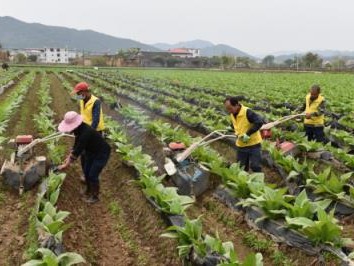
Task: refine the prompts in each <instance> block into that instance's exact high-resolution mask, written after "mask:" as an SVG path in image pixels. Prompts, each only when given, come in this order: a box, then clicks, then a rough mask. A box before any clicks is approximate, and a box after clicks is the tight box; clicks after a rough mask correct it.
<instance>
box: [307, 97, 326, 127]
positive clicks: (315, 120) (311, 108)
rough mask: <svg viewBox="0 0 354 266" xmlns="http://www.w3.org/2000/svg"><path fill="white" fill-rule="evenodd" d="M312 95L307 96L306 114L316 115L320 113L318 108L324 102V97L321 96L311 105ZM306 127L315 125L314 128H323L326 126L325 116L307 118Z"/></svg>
mask: <svg viewBox="0 0 354 266" xmlns="http://www.w3.org/2000/svg"><path fill="white" fill-rule="evenodd" d="M310 97H311V94H307V95H306V109H305V112H306V113H315V112H318V107H319V106H320V105H321V103H322V102H323V101H324V97H323V96H322V95H321V94H320V95H318V97H317V99H316V100H314V101H312V102H311V103H310ZM304 123H305V125H314V126H316V125H317V126H323V125H324V115H323V114H321V115H320V116H313V117H311V118H310V119H307V118H305V121H304Z"/></svg>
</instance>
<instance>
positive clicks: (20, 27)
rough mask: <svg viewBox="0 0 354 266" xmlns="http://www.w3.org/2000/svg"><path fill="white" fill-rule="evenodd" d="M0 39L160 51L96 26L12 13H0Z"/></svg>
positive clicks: (21, 44)
mask: <svg viewBox="0 0 354 266" xmlns="http://www.w3.org/2000/svg"><path fill="white" fill-rule="evenodd" d="M0 43H1V44H2V46H3V47H4V48H42V47H68V48H69V49H78V50H86V51H92V52H108V53H115V52H116V51H117V50H119V49H127V48H131V47H138V48H141V49H143V50H146V51H158V50H159V49H157V48H156V47H153V46H150V45H147V44H143V43H141V42H137V41H134V40H130V39H124V38H118V37H114V36H110V35H107V34H103V33H99V32H96V31H93V30H76V29H71V28H66V27H56V26H47V25H43V24H39V23H26V22H23V21H20V20H18V19H15V18H12V17H7V16H6V17H0Z"/></svg>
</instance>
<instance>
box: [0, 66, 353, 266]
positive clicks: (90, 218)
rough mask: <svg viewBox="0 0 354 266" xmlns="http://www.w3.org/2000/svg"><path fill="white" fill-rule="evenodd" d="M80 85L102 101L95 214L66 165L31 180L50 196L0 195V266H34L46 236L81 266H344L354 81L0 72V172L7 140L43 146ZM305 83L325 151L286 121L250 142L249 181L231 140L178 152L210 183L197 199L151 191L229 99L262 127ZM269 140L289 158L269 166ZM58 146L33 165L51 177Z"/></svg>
mask: <svg viewBox="0 0 354 266" xmlns="http://www.w3.org/2000/svg"><path fill="white" fill-rule="evenodd" d="M80 81H86V82H88V83H89V84H90V89H91V90H92V92H93V94H94V95H96V96H98V97H99V98H100V99H101V100H102V102H103V111H104V114H105V122H106V124H107V139H108V140H109V141H110V144H111V146H112V147H113V149H112V154H111V158H110V160H109V163H108V165H107V167H106V168H105V170H104V171H103V174H102V175H101V177H100V178H101V186H102V188H101V193H100V202H99V203H97V204H94V205H92V206H91V205H90V206H88V205H87V203H84V202H83V201H81V199H80V190H81V187H82V184H81V183H80V180H79V177H80V175H81V169H80V166H79V164H78V163H76V165H75V167H72V168H71V169H69V170H67V171H65V172H64V173H61V174H58V173H51V172H50V173H49V174H48V177H46V178H45V179H44V181H45V182H47V184H51V183H55V182H58V183H56V186H55V187H51V186H47V190H46V191H45V193H44V194H43V193H42V194H41V193H40V192H41V186H36V187H35V188H33V189H32V190H30V191H27V192H25V193H24V194H23V195H21V196H19V195H18V191H16V190H12V189H10V188H9V187H7V186H5V185H4V184H2V182H1V183H0V224H1V226H0V236H1V242H0V265H11V266H12V265H21V264H23V263H25V262H26V261H30V260H31V259H34V258H36V252H35V251H36V250H37V249H38V248H40V247H43V238H44V239H45V238H48V237H53V239H54V242H55V245H54V246H55V247H57V246H58V245H59V244H60V245H63V246H64V250H65V252H75V253H76V254H73V253H70V254H68V253H64V254H67V256H72V258H71V259H73V261H77V262H80V261H83V260H85V262H82V263H81V265H188V263H190V264H191V265H203V264H202V263H203V262H204V263H206V262H210V263H214V264H210V265H217V264H218V265H299V266H300V265H324V264H323V263H325V265H353V263H354V262H353V259H354V253H353V250H354V244H353V242H352V241H351V239H353V238H354V180H353V170H354V136H353V132H354V109H353V104H354V75H352V74H328V73H326V74H325V73H269V72H267V73H247V72H242V73H232V72H220V71H194V70H150V69H146V70H137V69H128V68H125V69H102V70H101V69H99V70H94V69H79V68H72V69H70V71H67V69H65V68H23V69H22V68H12V69H11V70H10V71H8V72H5V71H2V72H0V88H1V89H0V93H1V95H0V123H1V124H0V146H2V147H3V148H2V149H1V150H0V151H1V154H0V162H1V164H2V163H3V162H4V160H5V159H7V158H9V156H10V153H9V151H8V148H7V145H6V143H7V141H8V140H9V139H11V138H14V137H16V136H17V135H23V134H31V135H33V136H34V137H36V138H37V137H44V136H47V135H50V134H51V133H53V132H55V131H56V127H57V124H58V123H59V122H60V121H61V119H62V117H63V116H64V114H65V113H66V112H67V111H70V110H75V111H79V104H78V101H77V100H75V99H73V98H71V96H70V92H71V90H72V88H73V87H74V86H75V84H76V83H78V82H80ZM315 83H316V84H319V85H320V86H321V87H322V90H323V95H324V96H325V97H326V100H327V109H328V111H329V112H330V114H329V115H328V116H327V117H326V130H325V133H326V137H327V138H328V139H329V141H330V142H329V143H328V144H326V145H324V144H320V143H315V142H309V141H307V140H306V138H305V137H304V129H303V124H302V122H301V121H296V120H293V121H290V122H286V123H284V124H281V125H280V126H278V127H276V128H274V129H272V138H271V139H269V140H265V141H263V144H262V159H263V162H262V170H263V173H262V174H257V173H247V172H244V171H243V170H242V169H241V168H240V167H239V165H238V164H236V163H235V161H236V154H235V150H234V143H233V141H218V142H215V143H213V144H211V145H210V146H206V147H202V148H198V149H196V150H195V151H194V152H193V153H192V157H193V159H194V160H195V161H196V162H198V163H200V164H202V165H204V167H206V168H207V169H208V172H209V173H210V179H211V182H210V183H211V184H210V187H209V189H208V190H207V191H206V192H204V193H203V194H202V195H201V196H199V197H197V198H194V197H188V196H182V195H179V194H178V193H177V190H176V188H175V187H174V186H175V185H174V184H173V183H172V181H171V180H170V179H169V178H168V177H164V178H163V175H164V174H165V172H164V169H163V165H164V162H165V155H164V153H163V148H164V147H166V146H167V145H168V143H169V142H173V141H181V142H184V143H185V144H186V145H187V146H189V145H191V144H192V143H194V142H196V141H197V140H199V139H200V138H201V137H203V136H205V135H207V134H209V133H210V132H213V131H214V130H224V129H228V128H229V127H230V121H229V116H228V115H227V114H226V112H225V111H224V106H223V101H224V99H225V97H226V96H229V95H231V96H241V97H242V98H241V99H242V102H243V103H244V104H245V105H247V106H249V107H251V108H252V109H254V110H255V111H256V112H258V113H259V114H260V115H262V116H263V117H264V118H265V120H267V122H270V121H274V120H276V119H279V118H281V117H283V116H286V115H289V114H295V113H296V109H297V108H298V107H300V106H301V105H302V104H303V103H304V101H305V95H306V93H307V92H308V90H309V87H310V86H311V85H312V84H315ZM277 139H278V140H281V141H283V140H287V141H292V142H293V143H295V144H296V146H297V150H298V152H297V153H296V154H290V155H285V154H282V153H281V152H280V151H279V150H278V149H277V148H276V147H275V145H274V142H276V140H277ZM71 145H72V141H71V140H68V139H63V140H60V141H51V142H48V143H46V144H40V145H38V146H37V147H36V148H35V153H36V155H45V156H46V157H47V158H48V161H49V162H50V164H52V165H58V164H59V163H60V162H61V161H62V160H63V159H64V158H65V156H66V154H67V153H68V151H69V149H70V147H71ZM324 153H325V154H327V155H328V154H329V155H330V156H321V154H324ZM319 154H320V156H318V155H319ZM37 193H38V194H37ZM53 195H55V196H53ZM59 213H60V215H59ZM48 216H50V218H48ZM45 217H47V218H45ZM56 219H57V220H56ZM176 221H177V222H176ZM180 222H182V224H184V226H177V227H173V228H169V225H171V224H174V223H180ZM54 223H56V225H58V226H51V225H50V224H54ZM182 224H181V225H182ZM54 227H55V228H54ZM49 249H50V248H49ZM52 251H54V250H53V249H52ZM45 252H49V251H48V250H46V251H45ZM63 252H64V251H63ZM215 258H218V259H219V262H218V263H215V262H213V259H215ZM198 263H199V264H198ZM205 265H206V264H205ZM208 265H209V264H208Z"/></svg>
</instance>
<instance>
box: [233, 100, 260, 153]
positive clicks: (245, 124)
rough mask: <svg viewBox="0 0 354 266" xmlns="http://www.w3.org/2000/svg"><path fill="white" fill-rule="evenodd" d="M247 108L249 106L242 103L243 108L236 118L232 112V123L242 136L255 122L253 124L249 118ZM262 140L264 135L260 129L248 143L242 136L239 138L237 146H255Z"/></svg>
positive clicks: (237, 133) (236, 132) (237, 132)
mask: <svg viewBox="0 0 354 266" xmlns="http://www.w3.org/2000/svg"><path fill="white" fill-rule="evenodd" d="M247 109H248V108H247V107H245V106H243V105H241V109H240V111H239V113H238V114H237V117H236V118H235V116H234V115H233V114H230V117H231V121H232V125H233V126H234V129H235V134H236V136H239V137H241V136H242V135H244V134H246V133H247V131H248V130H249V129H250V128H251V127H252V126H253V124H251V123H250V122H249V121H248V119H247V115H246V113H247ZM261 142H262V136H261V133H260V132H259V130H258V131H256V132H255V133H253V134H252V135H251V136H250V140H249V141H248V142H247V143H244V142H243V141H242V140H241V138H237V140H236V146H237V147H241V148H242V147H248V146H253V145H256V144H259V143H261Z"/></svg>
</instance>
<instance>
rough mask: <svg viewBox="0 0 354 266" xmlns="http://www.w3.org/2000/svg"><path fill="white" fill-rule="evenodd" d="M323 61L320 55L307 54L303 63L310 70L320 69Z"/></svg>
mask: <svg viewBox="0 0 354 266" xmlns="http://www.w3.org/2000/svg"><path fill="white" fill-rule="evenodd" d="M322 61H323V59H322V58H321V57H320V56H319V55H318V54H314V53H311V52H309V53H307V54H305V55H304V56H303V57H302V62H303V64H304V66H305V67H309V68H315V67H320V66H321V65H322Z"/></svg>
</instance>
